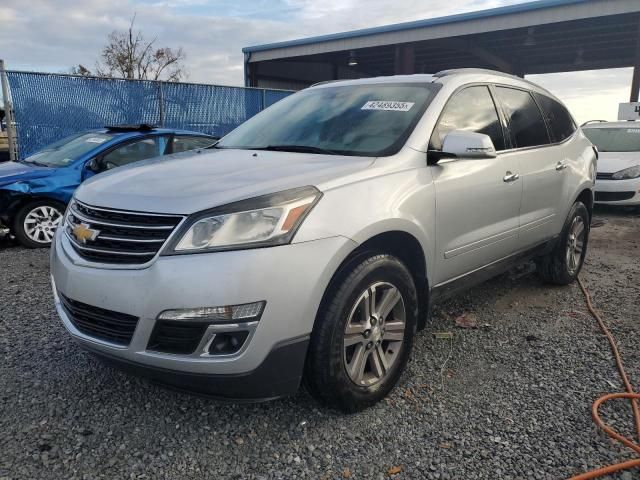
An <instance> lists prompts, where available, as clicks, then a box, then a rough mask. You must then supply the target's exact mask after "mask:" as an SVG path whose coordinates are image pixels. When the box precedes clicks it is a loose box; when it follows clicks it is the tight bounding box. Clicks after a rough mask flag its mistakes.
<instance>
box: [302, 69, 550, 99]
mask: <svg viewBox="0 0 640 480" xmlns="http://www.w3.org/2000/svg"><path fill="white" fill-rule="evenodd" d="M436 82H437V83H442V84H445V83H449V82H456V83H460V84H465V83H473V82H494V83H504V84H508V85H513V86H515V87H521V88H526V89H528V90H534V91H538V92H540V93H544V94H545V95H547V96H550V97H552V98H554V99H556V100H558V99H557V97H556V96H555V95H553V94H552V93H551V92H549V91H548V90H546V89H544V88H542V87H540V86H539V85H536V84H535V83H532V82H530V81H528V80H525V79H524V78H520V77H516V76H515V75H510V74H508V73H503V72H498V71H495V70H486V69H482V68H460V69H453V70H443V71H441V72H438V73H435V74H426V73H418V74H413V75H393V76H388V77H370V78H358V79H353V80H330V81H327V82H320V83H316V84H315V85H312V87H311V88H317V87H320V88H322V87H326V86H334V85H338V84H339V85H370V84H384V83H436Z"/></svg>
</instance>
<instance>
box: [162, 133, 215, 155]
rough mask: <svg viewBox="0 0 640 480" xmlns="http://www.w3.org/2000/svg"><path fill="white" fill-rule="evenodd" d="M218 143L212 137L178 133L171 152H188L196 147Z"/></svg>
mask: <svg viewBox="0 0 640 480" xmlns="http://www.w3.org/2000/svg"><path fill="white" fill-rule="evenodd" d="M214 143H216V140H215V139H214V138H211V137H194V136H188V135H176V136H174V137H173V140H172V142H171V153H179V152H186V151H187V150H195V149H196V148H207V147H210V146H211V145H213V144H214Z"/></svg>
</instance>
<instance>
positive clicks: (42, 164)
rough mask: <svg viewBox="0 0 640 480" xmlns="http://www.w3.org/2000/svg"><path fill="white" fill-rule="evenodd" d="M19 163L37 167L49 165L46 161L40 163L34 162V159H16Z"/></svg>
mask: <svg viewBox="0 0 640 480" xmlns="http://www.w3.org/2000/svg"><path fill="white" fill-rule="evenodd" d="M18 161H19V162H20V163H22V164H24V165H37V166H39V167H48V166H49V165H47V164H46V163H40V162H36V161H35V160H29V161H27V160H18Z"/></svg>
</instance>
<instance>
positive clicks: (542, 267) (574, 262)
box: [536, 202, 591, 285]
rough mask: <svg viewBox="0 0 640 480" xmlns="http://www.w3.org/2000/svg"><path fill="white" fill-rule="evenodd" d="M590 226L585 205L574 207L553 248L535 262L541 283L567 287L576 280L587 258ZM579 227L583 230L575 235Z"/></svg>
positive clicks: (577, 203)
mask: <svg viewBox="0 0 640 480" xmlns="http://www.w3.org/2000/svg"><path fill="white" fill-rule="evenodd" d="M590 223H591V217H590V215H589V211H588V210H587V207H586V206H585V205H584V203H582V202H576V203H574V204H573V207H571V211H570V212H569V216H568V217H567V220H566V221H565V224H564V227H563V229H562V233H561V234H560V238H559V239H558V242H557V244H556V246H555V247H554V249H553V250H552V251H551V253H549V254H548V255H547V256H545V257H542V258H540V259H538V261H537V262H536V263H537V267H538V274H539V275H540V277H541V278H542V280H544V281H545V282H547V283H552V284H555V285H568V284H570V283H571V282H573V281H575V279H576V278H578V274H579V273H580V270H581V269H582V265H583V263H584V258H585V255H586V254H587V245H588V243H589V232H590ZM580 225H581V226H582V230H580V231H579V232H577V230H576V229H578V230H579V229H580ZM576 235H577V239H576ZM576 247H577V248H576Z"/></svg>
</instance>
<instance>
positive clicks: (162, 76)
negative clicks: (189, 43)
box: [71, 15, 187, 82]
mask: <svg viewBox="0 0 640 480" xmlns="http://www.w3.org/2000/svg"><path fill="white" fill-rule="evenodd" d="M135 20H136V16H135V15H134V16H133V18H132V19H131V24H130V25H129V29H128V30H127V31H126V32H118V31H113V32H111V34H110V35H109V40H108V43H107V45H105V46H104V48H103V49H102V54H101V55H100V56H101V61H99V62H97V63H96V71H95V75H96V76H98V77H121V78H127V79H139V80H167V81H169V82H179V81H180V80H182V79H183V78H185V77H186V75H187V73H186V70H185V68H184V65H183V62H184V59H185V57H186V55H185V53H184V51H183V50H182V47H179V48H178V49H177V50H174V49H172V48H170V47H162V48H155V43H156V40H157V38H154V39H153V40H151V41H147V40H145V38H144V36H143V35H142V32H141V31H140V30H137V31H135V30H134V23H135ZM71 72H72V73H75V74H77V75H84V76H87V75H92V73H91V71H89V69H87V68H86V67H84V66H83V65H78V66H77V67H73V68H72V69H71Z"/></svg>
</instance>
